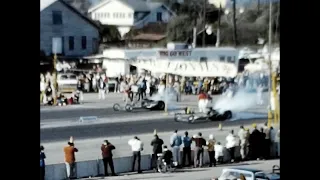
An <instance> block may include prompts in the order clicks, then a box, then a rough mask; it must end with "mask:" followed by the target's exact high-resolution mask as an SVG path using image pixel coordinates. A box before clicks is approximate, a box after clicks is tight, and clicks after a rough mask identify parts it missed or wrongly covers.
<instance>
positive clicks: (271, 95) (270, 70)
mask: <svg viewBox="0 0 320 180" xmlns="http://www.w3.org/2000/svg"><path fill="white" fill-rule="evenodd" d="M268 36H269V37H268V40H269V42H268V62H269V63H268V64H269V81H268V95H269V103H268V126H270V125H271V122H272V119H273V118H272V108H271V107H274V104H275V99H274V95H273V93H272V89H273V88H272V80H273V75H272V61H271V51H272V49H271V48H272V47H271V46H272V1H271V0H269V35H268Z"/></svg>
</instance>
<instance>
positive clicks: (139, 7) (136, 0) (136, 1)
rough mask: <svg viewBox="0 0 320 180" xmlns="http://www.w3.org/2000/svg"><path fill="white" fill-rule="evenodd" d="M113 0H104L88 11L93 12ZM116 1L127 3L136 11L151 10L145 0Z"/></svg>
mask: <svg viewBox="0 0 320 180" xmlns="http://www.w3.org/2000/svg"><path fill="white" fill-rule="evenodd" d="M111 1H112V0H103V1H101V2H100V3H98V4H96V5H94V6H92V7H91V8H90V9H89V10H88V12H92V11H94V10H96V9H98V8H100V7H102V6H104V5H106V4H108V3H109V2H111ZM114 1H119V2H121V3H123V4H125V5H127V6H128V7H130V8H132V9H133V10H135V11H143V12H148V11H150V9H149V7H148V6H147V4H146V2H145V1H143V0H114Z"/></svg>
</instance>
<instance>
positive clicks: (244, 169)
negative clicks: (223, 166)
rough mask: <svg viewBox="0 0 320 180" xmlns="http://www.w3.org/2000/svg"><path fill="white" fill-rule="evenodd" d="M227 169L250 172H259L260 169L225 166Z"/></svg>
mask: <svg viewBox="0 0 320 180" xmlns="http://www.w3.org/2000/svg"><path fill="white" fill-rule="evenodd" d="M227 169H235V170H240V171H250V172H252V173H256V172H261V170H258V169H250V168H237V167H232V168H227Z"/></svg>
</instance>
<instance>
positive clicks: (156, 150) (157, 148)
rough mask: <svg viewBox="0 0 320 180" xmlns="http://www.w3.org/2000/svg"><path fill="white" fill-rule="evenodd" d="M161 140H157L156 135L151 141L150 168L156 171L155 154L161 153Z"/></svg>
mask: <svg viewBox="0 0 320 180" xmlns="http://www.w3.org/2000/svg"><path fill="white" fill-rule="evenodd" d="M162 145H163V140H162V139H160V138H159V136H158V135H157V134H156V135H154V139H153V140H152V141H151V146H153V153H152V156H151V168H153V169H156V167H157V154H160V153H162Z"/></svg>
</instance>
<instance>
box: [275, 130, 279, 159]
mask: <svg viewBox="0 0 320 180" xmlns="http://www.w3.org/2000/svg"><path fill="white" fill-rule="evenodd" d="M275 142H276V143H277V154H278V157H280V129H279V130H278V132H277V134H276V139H275Z"/></svg>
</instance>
